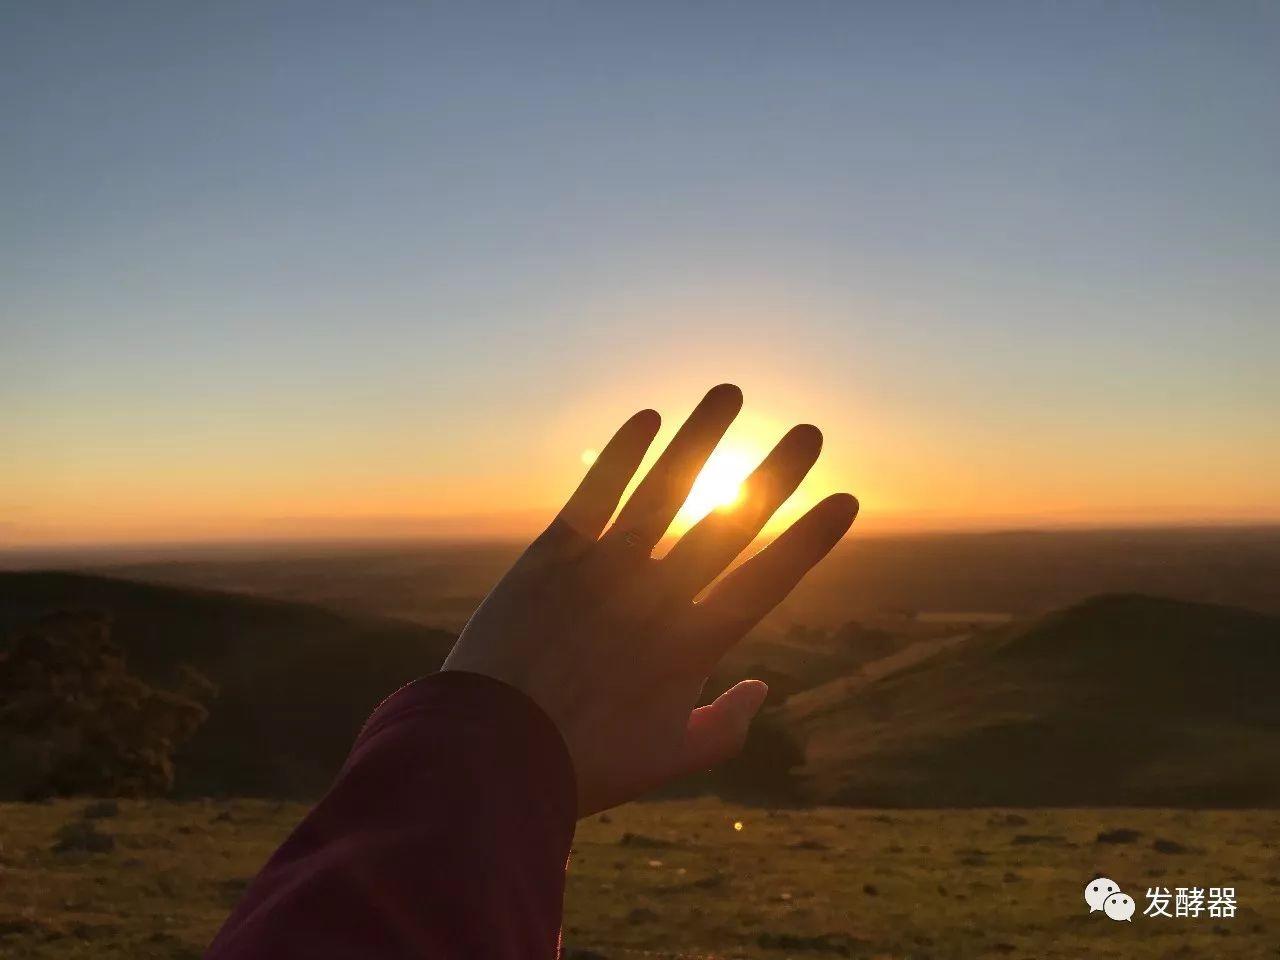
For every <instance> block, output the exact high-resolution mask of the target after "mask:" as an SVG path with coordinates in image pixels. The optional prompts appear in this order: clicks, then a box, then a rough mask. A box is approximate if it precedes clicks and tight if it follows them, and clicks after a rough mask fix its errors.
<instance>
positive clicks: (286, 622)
mask: <svg viewBox="0 0 1280 960" xmlns="http://www.w3.org/2000/svg"><path fill="white" fill-rule="evenodd" d="M58 610H95V611H101V612H104V613H106V614H109V615H110V617H111V619H112V621H113V628H112V637H113V639H114V640H115V641H116V642H117V643H118V644H119V645H120V646H121V647H122V648H123V649H124V650H125V651H126V653H127V655H128V663H129V665H130V668H131V669H132V670H133V671H134V672H135V673H137V674H139V675H140V676H142V677H143V678H145V679H147V680H150V681H153V682H156V683H161V684H163V683H166V682H167V681H168V680H169V679H170V678H171V677H172V676H173V673H174V671H175V670H176V668H177V667H178V665H179V664H181V663H190V664H192V665H194V666H196V667H197V668H199V669H200V670H201V671H202V672H204V673H205V674H206V675H207V676H209V677H210V678H211V679H212V680H213V681H214V682H215V683H217V684H218V686H219V687H220V688H221V692H220V695H219V697H218V699H217V700H215V701H214V702H213V703H212V705H211V709H210V717H209V720H208V721H207V723H206V724H205V726H204V727H203V728H202V729H201V730H200V732H199V733H197V734H196V737H195V739H194V740H192V742H191V743H190V744H189V745H188V746H187V747H186V748H185V749H184V750H183V752H182V753H181V754H180V755H179V756H178V758H177V779H176V783H175V793H176V794H178V795H186V796H192V795H196V796H200V795H211V796H220V795H235V796H278V797H300V798H311V797H316V796H319V795H320V794H321V793H322V792H323V791H324V789H325V788H326V787H327V786H328V784H329V782H330V780H331V778H332V777H333V775H334V773H336V772H337V769H338V767H339V766H341V764H342V761H343V759H344V758H345V756H346V753H347V750H348V749H349V748H350V746H351V742H352V740H353V739H354V737H355V735H356V733H357V732H358V731H359V729H360V726H361V724H362V723H363V722H364V720H365V718H366V717H367V716H368V714H369V712H370V711H371V710H372V709H373V707H375V706H376V705H377V704H378V702H379V701H380V700H381V699H382V698H383V697H385V696H387V695H388V694H390V693H392V692H393V691H394V690H396V689H397V688H398V687H400V686H401V685H403V684H404V683H407V682H408V681H410V680H413V679H415V678H416V677H419V676H422V675H424V674H426V673H429V672H431V671H433V670H435V669H436V668H437V667H438V666H439V665H440V662H441V661H442V660H443V659H444V656H445V655H446V654H447V653H448V650H449V647H450V646H451V644H452V642H453V637H452V635H451V634H449V633H447V632H445V631H443V630H436V629H433V628H430V627H424V626H420V625H417V624H413V623H407V622H403V621H396V620H390V619H379V618H375V617H356V616H348V615H344V614H339V613H334V612H332V611H330V610H327V609H324V608H322V607H316V606H312V605H308V604H301V603H291V602H285V601H280V600H270V599H264V598H260V597H250V596H244V595H240V594H230V593H219V592H215V591H210V590H197V589H191V588H180V587H168V586H158V585H154V584H149V583H140V582H136V581H130V580H119V579H115V578H111V577H101V576H90V575H84V574H77V573H61V572H21V573H0V634H4V635H7V634H8V633H9V632H10V631H12V630H14V629H18V628H20V627H21V626H22V625H23V624H26V623H30V622H32V621H34V620H36V619H38V618H39V617H40V616H41V615H43V614H45V613H48V612H53V611H58Z"/></svg>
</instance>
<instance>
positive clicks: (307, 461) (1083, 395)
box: [0, 2, 1280, 545]
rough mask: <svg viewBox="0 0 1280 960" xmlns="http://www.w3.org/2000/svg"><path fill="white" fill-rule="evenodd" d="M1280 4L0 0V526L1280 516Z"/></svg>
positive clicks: (971, 522)
mask: <svg viewBox="0 0 1280 960" xmlns="http://www.w3.org/2000/svg"><path fill="white" fill-rule="evenodd" d="M1277 50H1280V5H1276V4H1272V3H1261V2H1257V3H1255V2H1239V3H1209V2H1205V3H1199V4H1196V3H1166V4H1160V3H1091V2H1078V3H1066V2H1053V3H1035V2H1018V3H1007V4H950V3H948V4H938V5H929V4H913V3H885V4H851V3H830V4H827V3H774V4H749V3H734V4H722V3H673V4H657V3H634V4H626V5H622V4H609V3H582V4H544V3H539V4H504V5H490V4H485V3H470V4H461V3H459V4H456V5H451V4H426V3H420V4H419V3H346V4H321V3H307V4H297V5H292V4H287V3H270V4H261V3H246V4H238V3H219V4H204V5H194V4H172V3H161V2H157V3H154V4H132V3H111V4H105V3H103V4H94V3H77V4H62V3H55V2H29V3H4V4H3V5H2V6H0V63H3V64H4V67H3V70H4V78H5V79H4V83H3V84H0V122H2V124H3V130H4V138H3V148H2V149H0V173H2V174H3V176H2V177H0V449H3V451H4V457H3V465H2V466H0V544H8V545H23V544H37V543H52V542H103V541H127V540H189V539H204V538H224V537H245V536H249V537H277V536H282V537H290V536H326V537H327V536H364V535H379V536H381V535H396V534H418V533H443V534H448V535H463V534H491V533H524V532H526V531H528V530H531V529H533V528H534V527H535V526H536V525H537V524H538V523H539V522H541V521H544V520H545V519H546V518H547V517H548V516H549V514H550V512H551V511H553V510H554V508H555V507H556V506H557V505H558V503H559V502H560V501H561V500H563V498H564V497H565V496H567V494H568V492H569V491H570V490H571V489H572V486H573V485H574V483H575V482H576V479H577V476H578V474H579V473H580V472H581V469H582V465H581V461H580V457H581V454H582V452H583V451H584V450H585V449H588V448H598V447H599V446H600V445H601V444H603V442H604V441H605V439H607V437H608V434H609V433H610V432H611V430H612V429H613V427H614V426H615V425H616V424H617V423H619V422H620V421H621V420H622V419H623V418H624V417H625V416H626V415H627V414H629V413H630V412H632V411H633V410H635V409H639V408H640V407H642V406H654V407H656V408H658V409H659V410H660V411H661V412H662V413H663V414H664V416H665V418H666V424H667V425H666V426H665V427H664V433H663V437H664V438H665V436H667V435H668V434H669V432H670V430H671V428H673V427H674V425H675V423H676V422H677V421H678V420H679V418H680V417H682V416H683V414H684V413H685V412H686V411H687V410H688V409H689V408H690V407H691V406H692V404H693V403H694V402H695V401H696V400H697V398H698V396H700V394H701V392H702V390H703V389H704V388H705V387H708V386H710V385H712V384H714V383H716V382H718V381H721V380H734V381H736V382H738V383H739V384H741V385H742V387H743V388H744V391H745V393H746V397H747V411H746V413H745V414H744V419H743V422H742V424H741V427H740V428H739V429H737V430H736V432H735V433H734V434H733V435H731V439H732V444H733V445H735V449H736V450H737V451H738V452H739V453H740V454H742V453H743V452H745V453H746V454H753V453H762V452H763V450H764V449H766V448H767V446H768V444H769V443H770V442H771V441H772V440H773V439H774V438H775V437H776V436H778V435H780V434H781V432H782V431H783V430H784V429H785V428H786V427H787V426H788V425H789V424H790V423H792V422H795V421H797V420H811V421H813V422H816V423H818V424H819V425H820V426H822V427H823V428H824V431H825V433H826V437H827V446H826V452H825V453H824V457H823V460H822V462H821V464H820V466H819V469H818V470H817V471H816V473H815V475H814V476H813V477H811V480H810V482H808V483H807V484H806V486H805V488H803V490H802V492H801V494H798V495H797V500H796V504H795V505H793V512H794V509H798V508H799V507H800V506H803V505H804V504H805V503H808V502H811V501H812V500H813V499H814V498H815V497H817V496H820V495H821V494H823V493H825V492H827V491H830V490H835V489H847V490H851V491H853V492H854V493H856V494H858V495H859V496H860V498H861V500H862V502H863V517H862V519H861V520H860V521H859V523H860V525H863V526H865V527H867V528H869V529H880V530H886V531H887V530H893V529H906V528H912V529H917V528H922V527H932V526H937V527H955V526H971V527H989V526H1003V525H1046V524H1047V525H1057V524H1065V523H1129V522H1140V523H1148V522H1165V521H1177V522H1191V521H1201V520H1249V519H1272V520H1275V519H1280V436H1278V433H1280V430H1278V429H1277V423H1280V387H1278V385H1277V384H1278V380H1280V378H1278V376H1277V374H1278V372H1280V363H1278V358H1280V176H1278V174H1280V56H1278V55H1277Z"/></svg>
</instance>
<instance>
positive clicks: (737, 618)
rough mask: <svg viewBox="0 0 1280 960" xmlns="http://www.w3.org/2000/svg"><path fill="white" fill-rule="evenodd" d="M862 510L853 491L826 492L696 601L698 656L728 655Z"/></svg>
mask: <svg viewBox="0 0 1280 960" xmlns="http://www.w3.org/2000/svg"><path fill="white" fill-rule="evenodd" d="M857 515H858V501H857V500H856V499H854V498H853V497H852V496H850V495H849V494H847V493H837V494H835V495H834V496H830V497H827V498H826V499H825V500H823V501H822V502H821V503H819V504H817V505H816V506H815V507H814V508H813V509H812V510H810V511H809V512H808V513H806V514H805V515H804V516H803V517H801V518H800V519H799V520H797V521H796V522H795V523H793V524H792V525H791V526H790V527H788V528H787V529H786V531H785V532H783V533H782V535H781V536H779V537H778V539H776V540H774V541H773V543H771V544H769V546H768V547H766V548H765V549H763V550H761V551H760V552H759V553H758V554H756V555H755V556H754V557H752V558H751V559H750V560H748V561H747V562H746V563H744V564H743V565H742V566H740V567H738V569H737V570H734V571H733V572H732V573H730V574H729V575H728V576H727V577H725V578H724V579H723V580H722V581H720V583H718V584H716V586H715V587H713V588H712V590H711V592H710V593H709V594H708V595H707V598H706V599H705V600H704V601H703V602H702V603H698V604H695V605H694V607H693V617H694V626H693V629H692V634H693V636H692V638H691V642H692V643H693V644H694V645H695V649H694V650H693V651H691V652H692V653H693V654H694V656H695V658H696V659H697V662H698V663H700V664H703V665H710V664H714V663H715V662H716V661H718V660H719V659H720V658H721V657H722V656H724V653H725V651H727V650H728V649H729V648H730V647H732V646H733V645H734V644H735V643H737V642H738V641H739V640H740V639H742V637H743V635H745V634H746V632H747V631H748V630H750V629H751V628H752V627H754V626H755V625H756V624H757V623H759V622H760V619H761V618H762V617H763V616H764V615H765V614H766V613H768V612H769V611H770V610H772V609H773V608H774V607H776V606H777V605H778V604H779V603H780V602H781V601H782V599H783V598H784V597H786V595H787V594H789V593H790V592H791V591H792V590H793V589H794V588H795V585H796V584H797V583H799V582H800V580H801V578H802V577H804V575H805V574H806V573H808V572H809V570H810V568H811V567H813V565H814V564H816V563H817V562H818V561H819V560H821V559H822V558H823V557H825V556H826V555H827V554H828V553H829V552H830V551H831V548H832V547H834V546H835V545H836V544H837V543H839V542H840V538H841V537H843V536H844V535H845V533H846V532H848V530H849V527H850V526H852V524H853V519H854V517H856V516H857Z"/></svg>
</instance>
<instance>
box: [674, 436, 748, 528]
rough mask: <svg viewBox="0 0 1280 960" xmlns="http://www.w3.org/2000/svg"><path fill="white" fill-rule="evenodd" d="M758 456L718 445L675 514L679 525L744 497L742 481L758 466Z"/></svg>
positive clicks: (689, 524)
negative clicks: (719, 447)
mask: <svg viewBox="0 0 1280 960" xmlns="http://www.w3.org/2000/svg"><path fill="white" fill-rule="evenodd" d="M757 459H758V458H757V457H755V456H754V455H752V454H751V453H750V452H748V451H746V450H744V449H740V448H734V447H726V448H724V449H717V450H716V451H715V453H713V454H711V457H710V459H708V460H707V463H706V465H705V466H704V467H703V468H702V472H701V473H699V474H698V478H697V479H696V480H695V481H694V482H693V489H692V490H690V491H689V497H688V499H686V500H685V502H684V506H683V507H681V508H680V513H679V514H678V515H677V516H676V525H677V526H678V527H685V526H692V525H693V524H695V523H697V522H698V521H699V520H701V519H702V518H703V517H705V516H706V515H707V514H708V513H710V512H711V511H712V510H725V509H728V508H729V507H732V506H733V505H734V504H736V503H737V502H738V501H739V500H741V499H742V492H743V491H742V482H743V481H744V480H746V478H747V476H748V474H750V473H751V471H752V470H753V469H754V468H755V466H756V462H757Z"/></svg>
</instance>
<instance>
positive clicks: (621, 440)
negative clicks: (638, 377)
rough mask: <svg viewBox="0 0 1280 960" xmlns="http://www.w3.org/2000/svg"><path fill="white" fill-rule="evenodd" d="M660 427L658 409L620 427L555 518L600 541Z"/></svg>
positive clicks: (584, 536) (587, 538) (581, 533)
mask: <svg viewBox="0 0 1280 960" xmlns="http://www.w3.org/2000/svg"><path fill="white" fill-rule="evenodd" d="M661 425H662V418H661V417H660V416H658V413H657V411H656V410H641V411H640V412H639V413H637V414H633V415H632V416H631V418H630V419H629V420H627V422H626V423H624V424H623V425H622V426H621V427H619V428H618V432H617V433H615V434H614V435H613V437H612V439H610V441H609V442H608V443H607V444H605V448H604V449H603V450H601V451H600V456H598V457H596V460H595V463H593V464H592V465H591V469H589V470H588V471H587V475H586V476H585V477H583V478H582V482H581V483H580V484H578V489H577V490H575V491H574V492H573V496H571V497H570V498H569V502H568V503H566V504H565V505H564V508H563V509H562V510H561V511H560V514H559V515H558V516H557V517H556V520H557V521H558V523H559V524H560V525H562V526H563V527H565V528H567V529H568V530H571V531H572V532H573V533H575V534H577V535H578V536H579V537H582V538H585V539H586V540H595V539H596V538H598V537H599V536H600V531H602V530H603V529H604V526H605V524H606V523H608V522H609V518H610V517H612V516H613V511H614V510H616V509H617V508H618V501H619V500H621V499H622V494H623V492H624V491H625V490H626V489H627V484H628V483H630V482H631V478H632V477H633V476H635V472H636V470H637V469H639V467H640V461H642V460H643V459H644V455H645V453H646V452H647V451H648V449H649V444H651V443H653V438H654V437H655V436H656V435H657V433H658V427H659V426H661Z"/></svg>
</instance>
